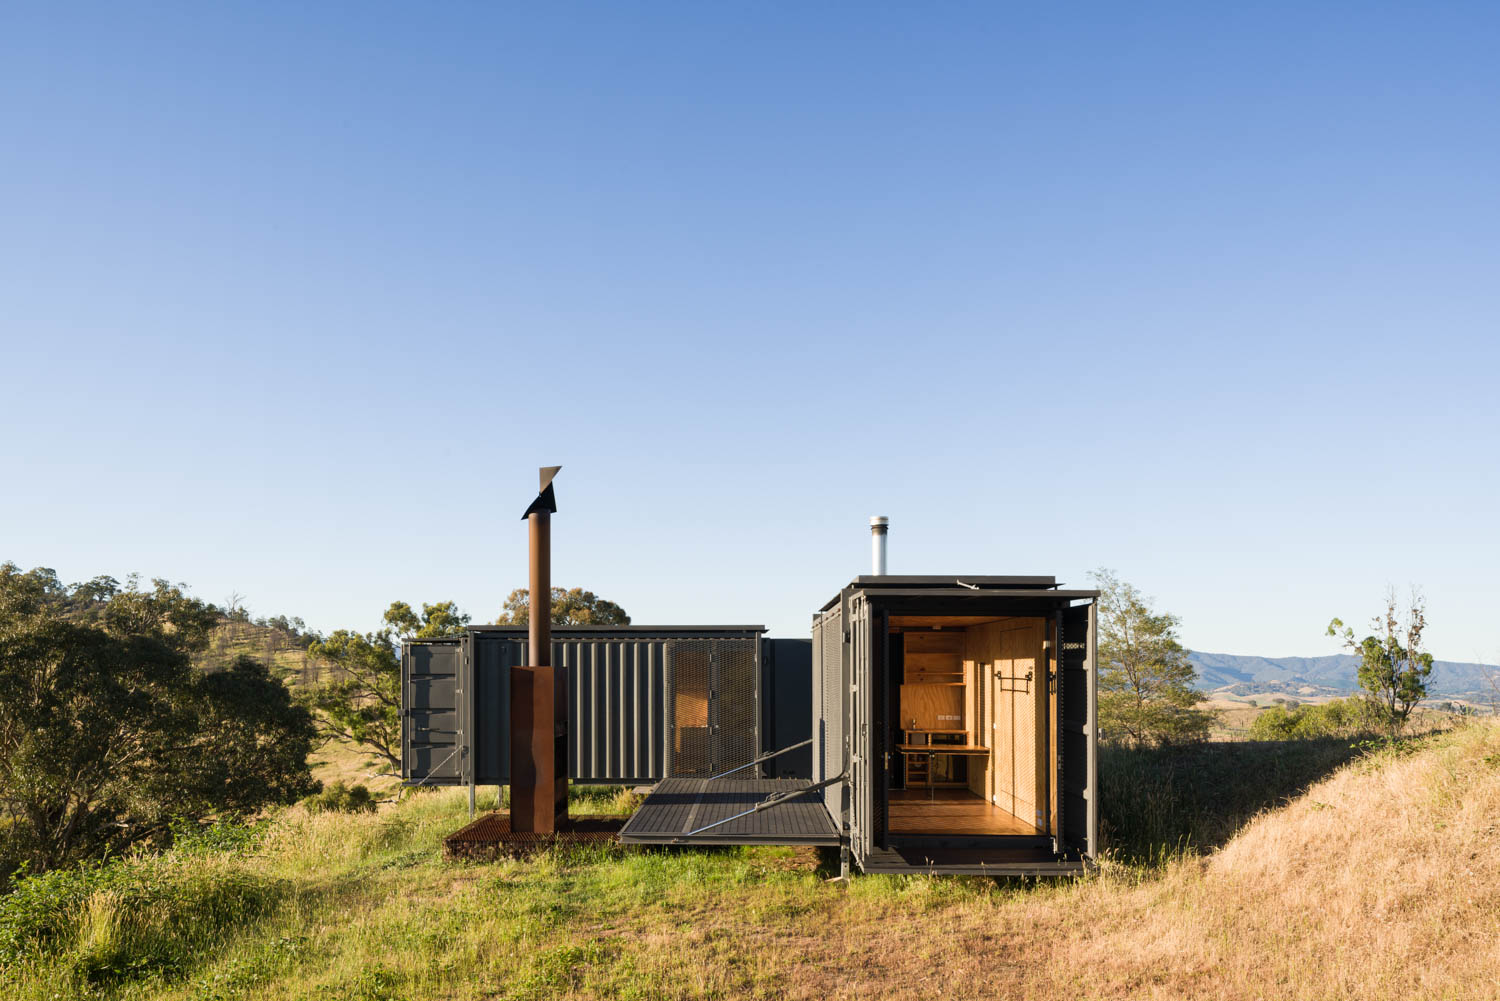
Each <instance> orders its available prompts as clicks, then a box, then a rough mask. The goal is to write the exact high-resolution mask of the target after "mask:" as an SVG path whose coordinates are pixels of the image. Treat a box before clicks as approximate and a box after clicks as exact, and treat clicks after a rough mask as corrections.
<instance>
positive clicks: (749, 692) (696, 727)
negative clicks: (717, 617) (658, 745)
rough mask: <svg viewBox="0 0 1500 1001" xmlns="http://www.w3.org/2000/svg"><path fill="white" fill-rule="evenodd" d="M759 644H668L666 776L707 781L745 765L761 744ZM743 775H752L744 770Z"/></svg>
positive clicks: (722, 641)
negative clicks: (698, 778) (704, 779)
mask: <svg viewBox="0 0 1500 1001" xmlns="http://www.w3.org/2000/svg"><path fill="white" fill-rule="evenodd" d="M759 652H760V642H759V641H758V640H754V639H702V640H697V639H695V640H668V641H667V643H666V662H667V707H666V708H667V774H668V775H669V776H672V777H692V776H699V777H707V776H710V775H717V774H719V773H720V772H725V771H728V770H729V769H731V768H738V767H739V766H741V765H747V764H749V763H750V762H751V761H752V760H754V758H755V755H756V749H757V747H758V745H759V740H760V736H759V726H758V723H759V717H760V657H759ZM742 777H745V778H749V777H752V776H751V773H750V771H749V770H748V769H746V771H745V775H743V776H742Z"/></svg>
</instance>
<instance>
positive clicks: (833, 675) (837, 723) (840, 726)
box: [819, 608, 848, 778]
mask: <svg viewBox="0 0 1500 1001" xmlns="http://www.w3.org/2000/svg"><path fill="white" fill-rule="evenodd" d="M820 627H821V628H820V630H819V632H820V634H821V635H820V636H819V641H820V642H819V648H820V652H821V658H820V659H821V664H822V678H821V681H822V686H823V690H822V712H821V716H822V723H823V747H822V751H823V777H824V778H833V777H834V776H835V775H837V774H839V772H841V771H842V770H843V768H844V691H845V689H846V688H847V687H848V686H847V685H846V684H845V683H844V622H843V614H842V612H841V611H840V610H839V609H837V608H832V609H829V610H828V611H827V612H826V613H824V615H823V618H822V620H821V623H820Z"/></svg>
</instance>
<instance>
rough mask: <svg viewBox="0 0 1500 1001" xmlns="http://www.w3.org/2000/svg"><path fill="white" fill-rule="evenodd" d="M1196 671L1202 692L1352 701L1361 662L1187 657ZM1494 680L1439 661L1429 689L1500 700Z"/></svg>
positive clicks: (1485, 671) (1497, 672)
mask: <svg viewBox="0 0 1500 1001" xmlns="http://www.w3.org/2000/svg"><path fill="white" fill-rule="evenodd" d="M1189 659H1190V660H1191V661H1192V662H1193V667H1195V668H1197V670H1198V687H1199V688H1202V689H1204V690H1205V691H1213V690H1214V689H1217V688H1235V687H1243V688H1244V691H1243V692H1239V693H1237V694H1252V693H1255V692H1286V693H1288V694H1297V693H1298V692H1299V691H1300V690H1302V689H1304V688H1310V689H1315V690H1316V691H1309V692H1303V693H1302V694H1306V695H1313V694H1318V695H1348V694H1351V693H1353V692H1356V691H1358V690H1359V681H1358V678H1357V671H1358V667H1359V659H1358V658H1356V657H1354V656H1353V655H1351V654H1333V655H1331V656H1327V657H1253V656H1245V655H1241V654H1233V653H1202V652H1199V651H1197V650H1195V651H1193V652H1192V653H1191V654H1190V655H1189ZM1492 676H1494V677H1495V678H1496V679H1497V682H1496V683H1497V684H1500V667H1497V666H1495V665H1493V664H1462V663H1459V662H1457V661H1451V660H1439V661H1436V662H1434V664H1433V665H1432V678H1431V679H1430V681H1429V682H1428V689H1429V690H1430V692H1431V693H1432V695H1434V696H1438V697H1441V696H1450V697H1452V696H1465V695H1479V694H1485V695H1491V696H1494V695H1496V694H1497V693H1496V691H1495V689H1493V688H1491V687H1490V678H1491V677H1492Z"/></svg>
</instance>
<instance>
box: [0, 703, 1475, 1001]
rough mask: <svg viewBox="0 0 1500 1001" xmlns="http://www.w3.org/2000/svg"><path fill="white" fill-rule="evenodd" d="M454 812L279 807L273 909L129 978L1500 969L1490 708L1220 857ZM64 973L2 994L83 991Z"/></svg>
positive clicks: (286, 986) (455, 807)
mask: <svg viewBox="0 0 1500 1001" xmlns="http://www.w3.org/2000/svg"><path fill="white" fill-rule="evenodd" d="M489 799H490V800H491V801H492V800H493V792H491V793H490V795H489ZM463 810H464V796H463V794H462V792H461V791H459V790H449V791H443V792H437V793H422V794H418V795H416V796H413V797H408V798H407V799H406V800H404V801H403V802H401V803H400V804H397V805H395V806H392V807H387V808H383V809H382V810H381V811H380V812H379V813H378V814H375V815H360V816H346V815H330V814H323V815H317V816H308V815H306V814H303V813H301V812H300V811H293V812H290V813H287V814H285V815H283V816H282V817H281V818H279V819H278V820H276V821H275V822H274V823H273V825H272V827H271V828H270V830H269V832H268V834H267V837H266V839H265V841H264V842H263V843H262V844H261V845H260V847H259V848H258V849H256V850H255V852H254V853H253V854H251V855H249V856H245V857H243V858H242V859H241V860H240V861H238V862H235V863H233V864H234V865H237V866H241V867H243V869H244V871H245V872H246V873H247V874H249V875H251V876H254V877H256V878H258V879H261V880H264V881H267V882H271V883H274V885H275V886H276V887H278V891H277V892H278V896H277V897H276V899H277V900H279V901H280V903H279V904H278V905H277V906H276V909H275V910H274V911H273V912H272V913H270V914H268V915H267V916H266V917H264V918H262V919H258V920H257V921H256V922H255V923H253V924H251V925H248V926H244V927H237V928H229V929H226V931H225V932H224V933H223V937H222V944H221V945H217V946H215V948H214V949H213V951H212V952H211V954H207V955H204V956H203V957H202V958H201V961H200V962H199V963H197V965H195V966H192V967H190V968H189V969H188V970H187V971H186V972H185V973H182V974H179V975H176V976H174V977H172V978H162V979H159V980H149V979H148V980H143V981H140V982H137V983H135V984H132V985H128V986H126V987H124V988H122V989H121V991H120V992H119V994H118V996H120V997H130V998H147V997H150V998H173V999H182V1001H187V999H195V1001H196V999H209V998H216V999H229V998H245V999H261V1001H273V999H274V1001H283V999H285V1001H290V999H298V998H324V997H332V998H350V999H362V1001H396V999H428V998H431V999H452V1001H458V999H474V1001H477V999H489V998H517V999H519V998H554V997H557V998H615V997H619V998H696V997H713V998H741V997H760V998H787V999H806V1001H811V999H823V998H850V999H852V998H860V999H865V998H913V997H916V998H955V999H980V998H1030V999H1048V998H1057V999H1063V998H1067V999H1076V998H1109V999H1114V998H1120V999H1123V998H1163V999H1165V998H1173V999H1176V998H1184V999H1186V998H1193V999H1197V998H1224V999H1236V1001H1237V999H1247V1001H1248V999H1261V998H1278V999H1280V998H1287V999H1294V1001H1302V999H1306V1001H1312V999H1362V1001H1363V999H1368V1001H1385V999H1390V1001H1395V999H1403V1001H1404V999H1408V998H1453V999H1471V998H1472V999H1481V998H1484V999H1490V998H1494V997H1496V996H1497V990H1496V985H1497V983H1500V727H1497V726H1496V725H1495V724H1493V723H1479V724H1473V725H1470V726H1466V727H1463V728H1461V729H1458V730H1455V731H1453V732H1451V733H1448V734H1445V735H1441V736H1438V737H1436V738H1432V739H1431V740H1429V741H1427V742H1426V743H1425V744H1424V745H1423V746H1422V748H1421V749H1420V750H1418V751H1417V752H1415V753H1412V754H1409V755H1407V756H1404V757H1403V756H1399V754H1398V753H1396V752H1383V753H1382V754H1380V755H1377V756H1376V757H1374V758H1368V759H1361V760H1359V761H1357V762H1356V763H1355V764H1353V765H1351V766H1349V767H1347V768H1344V769H1342V770H1340V771H1338V772H1337V773H1335V774H1333V775H1332V776H1330V777H1329V778H1327V779H1326V780H1324V781H1322V782H1319V783H1317V784H1315V785H1313V786H1312V787H1311V788H1309V789H1308V790H1307V791H1306V792H1305V794H1303V795H1302V796H1300V797H1299V798H1297V799H1296V800H1294V801H1293V802H1291V803H1290V804H1289V805H1287V806H1285V807H1283V808H1280V809H1277V810H1274V811H1270V812H1267V813H1264V814H1262V815H1261V816H1259V817H1257V818H1255V819H1254V820H1252V821H1251V822H1250V823H1248V824H1247V825H1246V826H1245V827H1244V829H1243V830H1241V831H1240V832H1239V834H1238V835H1237V836H1236V837H1234V838H1232V839H1231V840H1229V842H1228V843H1227V844H1226V845H1225V847H1224V848H1223V849H1222V850H1220V851H1218V852H1215V853H1213V854H1210V855H1207V856H1188V857H1184V858H1180V859H1178V860H1177V861H1175V862H1173V863H1171V864H1169V865H1168V866H1166V867H1165V869H1162V870H1146V869H1135V868H1130V867H1127V866H1124V865H1120V864H1107V865H1106V866H1105V867H1104V870H1103V871H1102V872H1101V873H1099V874H1098V875H1096V876H1093V877H1090V878H1086V879H1081V880H1075V881H1067V882H1061V883H1054V884H1044V885H1037V884H1026V883H1014V884H996V883H993V882H989V881H980V880H955V879H933V878H928V877H924V876H910V877H874V876H869V877H856V878H855V879H854V881H853V883H852V885H850V886H849V887H847V888H845V887H840V886H836V885H830V884H828V883H827V882H825V880H824V878H823V876H824V875H825V874H826V873H824V872H819V871H816V870H815V869H814V863H813V861H812V860H811V859H810V858H809V856H808V855H807V853H805V852H803V853H798V852H793V851H790V850H777V849H754V850H749V849H747V850H728V851H722V852H709V851H680V852H660V853H645V854H631V855H608V854H599V853H594V854H581V855H570V856H557V855H549V856H543V857H541V858H539V859H535V860H531V861H525V862H515V861H506V862H500V863H495V864H488V865H469V864H453V863H447V862H443V861H442V860H441V859H440V857H439V855H438V852H437V845H438V842H439V840H440V838H441V837H442V835H443V834H445V833H448V832H449V831H451V830H453V829H455V828H456V827H457V826H459V824H460V823H461V822H462V820H463ZM216 864H217V863H216ZM66 970H67V968H66V966H65V962H64V959H58V960H57V961H56V965H52V966H48V965H46V964H43V965H42V966H39V967H37V968H35V969H33V970H31V971H29V972H28V973H26V975H25V978H24V979H23V980H21V981H18V982H17V989H16V990H15V991H14V992H13V993H14V995H15V996H17V997H21V998H28V999H31V998H42V997H64V996H71V995H68V994H67V993H66V991H67V990H68V989H71V988H72V986H73V985H74V983H75V981H71V980H69V979H68V977H69V976H71V975H72V974H69V973H67V972H66ZM60 989H61V990H62V991H63V993H57V992H58V991H59V990H60ZM0 993H5V992H0ZM5 996H11V995H10V993H5Z"/></svg>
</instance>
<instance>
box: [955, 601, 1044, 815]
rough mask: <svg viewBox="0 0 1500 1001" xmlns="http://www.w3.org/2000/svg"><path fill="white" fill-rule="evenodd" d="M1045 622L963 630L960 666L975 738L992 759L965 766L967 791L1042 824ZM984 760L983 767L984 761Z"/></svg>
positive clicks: (1011, 622)
mask: <svg viewBox="0 0 1500 1001" xmlns="http://www.w3.org/2000/svg"><path fill="white" fill-rule="evenodd" d="M1045 637H1046V620H1044V619H1040V618H1036V619H1008V620H1006V621H1003V622H994V623H987V624H985V625H979V626H970V627H969V628H968V629H966V630H965V631H964V645H963V669H964V675H965V677H966V678H967V679H968V682H969V683H968V685H967V686H966V689H965V690H966V692H967V694H968V702H969V716H970V718H971V719H973V720H974V730H975V734H974V737H975V740H976V741H977V742H978V743H981V744H985V745H986V746H988V747H989V748H990V754H989V757H988V758H987V759H986V758H981V759H974V761H973V763H972V764H971V765H970V766H969V789H970V790H971V791H972V792H974V793H976V794H977V795H980V796H983V797H984V798H985V799H988V800H990V801H991V802H992V803H994V804H995V805H996V806H998V807H1000V808H1001V809H1002V810H1007V811H1009V812H1010V813H1012V814H1014V815H1015V816H1016V817H1019V818H1020V819H1021V820H1024V821H1026V822H1027V823H1034V824H1036V825H1037V826H1038V827H1046V826H1047V825H1048V822H1049V818H1050V815H1051V810H1050V805H1049V804H1048V803H1045V802H1043V801H1042V799H1041V797H1042V795H1043V793H1044V791H1045V790H1046V782H1045V777H1044V768H1045V766H1046V762H1045V761H1043V759H1042V741H1041V740H1040V739H1039V737H1040V735H1041V733H1042V728H1043V727H1044V726H1045V721H1046V707H1047V701H1046V691H1047V684H1046V677H1047V671H1046V662H1045V659H1044V658H1045V656H1046V654H1045V649H1044V639H1045ZM981 763H982V764H983V767H981Z"/></svg>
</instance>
